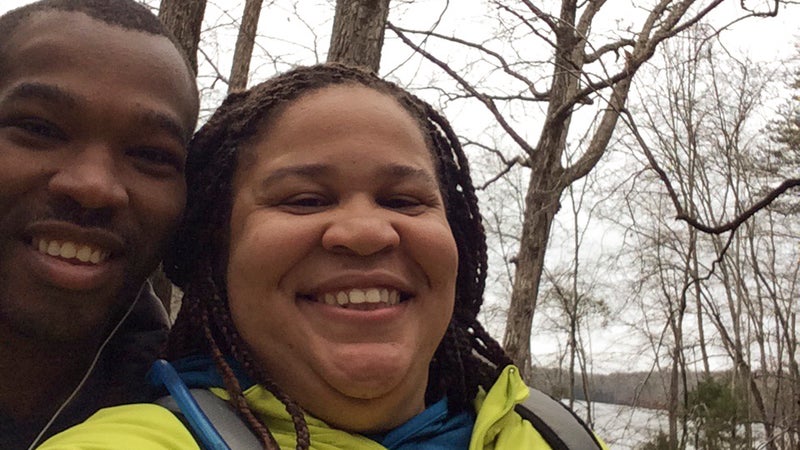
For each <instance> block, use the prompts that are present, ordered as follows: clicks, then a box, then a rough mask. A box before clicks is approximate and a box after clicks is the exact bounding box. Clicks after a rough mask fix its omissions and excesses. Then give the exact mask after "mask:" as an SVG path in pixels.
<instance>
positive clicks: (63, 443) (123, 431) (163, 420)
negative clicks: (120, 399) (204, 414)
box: [38, 403, 199, 450]
mask: <svg viewBox="0 0 800 450" xmlns="http://www.w3.org/2000/svg"><path fill="white" fill-rule="evenodd" d="M38 448H39V450H101V449H103V450H109V449H130V448H136V449H139V450H199V447H198V446H197V444H196V443H195V440H194V438H193V437H192V435H191V434H190V433H189V431H188V430H187V429H186V427H184V425H183V423H181V421H180V420H179V419H178V418H177V417H176V416H175V415H174V414H173V413H172V412H170V411H169V410H167V409H166V408H163V407H161V406H159V405H155V404H150V403H137V404H130V405H122V406H115V407H112V408H104V409H101V410H100V411H98V412H96V413H95V414H94V415H92V416H91V417H90V418H89V419H87V420H86V421H85V422H83V423H81V424H79V425H76V426H74V427H72V428H69V429H67V430H65V431H63V432H61V433H59V434H57V435H55V436H53V437H51V438H50V439H48V440H47V441H46V442H45V443H44V444H42V445H41V446H40V447H38Z"/></svg>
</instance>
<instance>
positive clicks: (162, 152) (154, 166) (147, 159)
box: [128, 147, 183, 172]
mask: <svg viewBox="0 0 800 450" xmlns="http://www.w3.org/2000/svg"><path fill="white" fill-rule="evenodd" d="M128 156H131V157H132V158H134V159H135V160H136V161H137V162H138V163H139V164H141V165H143V166H144V167H145V168H147V169H151V170H157V171H163V170H177V171H179V172H182V171H183V159H182V158H179V157H178V156H177V155H176V154H175V153H174V152H171V151H169V150H166V149H160V148H156V147H136V148H133V149H130V150H128Z"/></svg>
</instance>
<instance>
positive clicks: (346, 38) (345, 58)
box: [328, 0, 389, 72]
mask: <svg viewBox="0 0 800 450" xmlns="http://www.w3.org/2000/svg"><path fill="white" fill-rule="evenodd" d="M388 17H389V0H336V15H335V16H334V18H333V32H332V35H331V45H330V49H329V50H328V61H336V62H342V63H346V64H351V65H356V66H362V67H366V68H368V69H370V70H372V71H373V72H378V69H379V68H380V64H381V50H382V49H383V36H384V34H385V31H386V20H387V19H388Z"/></svg>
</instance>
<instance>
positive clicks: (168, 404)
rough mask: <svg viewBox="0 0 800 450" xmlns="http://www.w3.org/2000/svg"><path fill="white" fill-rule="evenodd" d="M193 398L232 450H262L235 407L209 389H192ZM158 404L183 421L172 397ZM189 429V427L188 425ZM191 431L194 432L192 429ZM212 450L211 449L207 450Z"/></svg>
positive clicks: (159, 400) (161, 399) (163, 398)
mask: <svg viewBox="0 0 800 450" xmlns="http://www.w3.org/2000/svg"><path fill="white" fill-rule="evenodd" d="M189 392H191V394H192V397H194V399H195V401H197V404H198V405H200V409H202V410H203V412H204V413H205V415H206V416H207V417H208V419H209V420H210V421H211V423H212V424H214V428H216V429H217V431H218V432H219V434H220V435H221V436H222V438H223V439H225V443H227V444H228V447H230V448H231V450H261V448H262V447H261V442H259V440H258V438H256V436H255V434H253V432H252V431H251V430H250V428H248V427H247V425H246V424H245V423H244V421H243V420H242V419H240V418H239V415H238V414H236V411H234V409H233V407H231V405H230V404H229V403H228V402H226V401H225V400H223V399H221V398H219V397H217V396H216V395H214V393H213V392H211V391H209V390H207V389H190V390H189ZM155 403H156V404H158V405H161V406H163V407H165V408H167V409H168V410H170V411H172V412H173V413H175V415H177V416H178V418H179V419H181V421H182V422H184V424H185V423H186V422H185V421H184V420H183V413H181V410H180V408H179V407H178V404H177V403H175V400H174V399H173V398H172V396H170V395H167V396H166V397H161V398H159V399H158V400H156V401H155ZM187 428H189V426H188V425H187ZM189 431H192V434H193V435H194V432H193V430H191V428H190V429H189ZM207 450H211V449H207Z"/></svg>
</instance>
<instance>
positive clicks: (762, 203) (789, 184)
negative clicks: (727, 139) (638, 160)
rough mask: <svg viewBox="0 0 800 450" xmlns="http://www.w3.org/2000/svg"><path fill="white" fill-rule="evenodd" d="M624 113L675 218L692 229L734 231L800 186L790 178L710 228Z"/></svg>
mask: <svg viewBox="0 0 800 450" xmlns="http://www.w3.org/2000/svg"><path fill="white" fill-rule="evenodd" d="M622 112H623V120H625V122H626V123H627V124H628V127H629V129H630V130H631V132H633V135H634V137H635V138H636V142H637V143H638V144H639V146H640V147H641V148H642V151H643V152H644V154H645V157H647V161H648V163H649V164H650V167H651V168H652V169H653V170H654V171H655V172H656V173H657V174H658V178H659V179H661V181H662V182H663V183H664V186H665V187H666V189H667V193H668V194H669V197H670V199H671V200H672V204H673V205H674V206H675V210H676V211H677V215H676V216H675V219H676V220H683V221H684V222H686V223H688V224H689V225H691V226H692V227H694V228H696V229H697V230H699V231H701V232H703V233H706V234H722V233H726V232H728V231H733V230H735V229H737V228H738V227H739V226H741V225H742V224H743V223H744V222H746V221H747V220H748V219H749V218H750V217H752V216H753V215H755V213H757V212H758V211H760V210H762V209H764V208H766V207H767V206H769V204H770V203H772V202H773V201H775V199H777V198H778V197H780V196H781V194H783V193H784V192H786V191H787V190H789V189H791V188H793V187H797V186H800V178H790V179H787V180H784V182H783V183H781V184H780V186H778V187H776V188H775V189H772V190H771V191H770V192H768V193H767V195H765V196H764V197H763V198H762V199H761V200H759V201H758V202H756V203H754V204H753V205H752V206H751V207H749V208H747V209H746V210H745V211H743V212H742V213H741V214H739V215H738V216H736V217H734V218H733V219H732V220H730V221H728V222H726V223H724V224H722V225H717V226H710V225H705V224H703V223H701V222H700V221H698V220H697V219H696V218H694V217H692V216H690V215H689V214H688V213H687V212H686V210H685V209H684V208H683V205H681V202H680V200H679V199H678V195H677V194H676V193H675V189H674V188H673V187H672V183H671V182H670V181H669V177H668V176H667V174H666V172H665V171H664V169H662V168H661V166H660V165H659V164H658V162H657V161H656V159H655V157H654V156H653V153H652V152H651V151H650V147H649V146H648V145H647V143H646V142H645V141H644V138H643V137H642V135H641V134H640V133H639V129H638V127H637V125H636V123H635V121H634V119H633V116H632V115H631V113H630V111H628V110H627V109H624V110H622Z"/></svg>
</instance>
